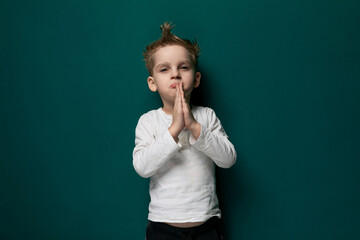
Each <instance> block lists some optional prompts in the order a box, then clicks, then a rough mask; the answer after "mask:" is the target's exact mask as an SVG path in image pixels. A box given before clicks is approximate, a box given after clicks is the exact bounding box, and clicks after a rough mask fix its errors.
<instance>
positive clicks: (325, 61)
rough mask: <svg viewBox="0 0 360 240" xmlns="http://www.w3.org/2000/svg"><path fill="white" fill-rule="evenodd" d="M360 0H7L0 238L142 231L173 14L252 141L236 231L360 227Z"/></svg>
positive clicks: (227, 118)
mask: <svg viewBox="0 0 360 240" xmlns="http://www.w3.org/2000/svg"><path fill="white" fill-rule="evenodd" d="M359 9H360V2H359V1H346V0H345V1H340V0H338V1H335V0H332V1H331V0H329V1H325V0H324V1H321V0H317V1H281V0H272V1H267V0H258V1H253V0H245V1H229V0H224V1H196V0H195V1H186V0H185V1H177V2H171V1H144V0H139V1H130V0H125V1H100V0H96V1H95V0H92V1H85V0H78V1H70V0H68V1H46V0H38V1H36V0H35V1H25V0H23V1H20V0H5V1H1V2H0V126H1V128H0V239H6V240H8V239H9V240H10V239H11V240H15V239H16V240H18V239H27V240H28V239H41V240H42V239H54V240H57V239H144V237H145V228H146V224H147V220H146V218H147V207H148V202H149V195H148V179H143V178H141V177H140V176H138V175H137V174H136V173H135V171H134V169H133V166H132V150H133V148H134V138H135V132H134V130H135V126H136V124H137V121H138V119H139V117H140V116H141V115H142V114H143V113H145V112H147V111H149V110H151V109H155V108H158V107H160V106H161V102H160V101H159V97H158V96H157V94H154V93H152V92H150V91H149V89H148V87H147V84H146V78H147V76H148V73H147V71H146V69H145V67H144V62H143V61H142V51H143V50H144V48H145V46H146V45H147V44H148V43H150V42H152V41H154V40H156V39H157V38H158V37H160V28H159V26H160V24H162V23H163V22H164V21H173V23H174V24H175V25H176V26H175V28H174V29H173V33H175V34H177V35H179V36H180V37H185V38H189V39H193V38H194V37H196V39H197V41H198V43H199V44H200V47H201V50H202V52H201V56H200V58H199V62H200V65H199V68H200V70H201V72H202V75H203V77H202V82H201V88H200V89H198V90H197V92H195V93H196V94H197V98H196V99H195V100H197V101H198V102H200V103H201V104H203V105H205V106H208V107H211V108H213V109H214V110H215V112H216V113H217V115H218V117H219V118H220V120H221V121H222V124H223V126H224V128H225V130H226V132H227V134H228V135H229V137H230V140H231V141H232V143H233V144H234V145H235V147H236V150H237V152H238V159H237V163H236V164H235V165H234V166H233V167H232V168H231V169H226V170H224V169H219V170H218V171H217V178H218V195H219V198H220V207H221V209H222V211H223V220H224V229H225V236H226V239H230V240H238V239H241V240H250V239H251V240H264V239H266V240H268V239H274V240H275V239H276V240H279V239H284V240H288V239H293V240H295V239H341V240H343V239H349V240H350V239H354V240H355V239H360V204H359V203H360V192H359V191H360V190H359V189H360V161H359V160H360V124H359V123H360V107H359V105H360V31H359V30H360V14H359Z"/></svg>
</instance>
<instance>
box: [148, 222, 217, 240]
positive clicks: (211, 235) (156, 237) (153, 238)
mask: <svg viewBox="0 0 360 240" xmlns="http://www.w3.org/2000/svg"><path fill="white" fill-rule="evenodd" d="M172 239H174V240H175V239H179V240H185V239H189V240H190V239H191V240H221V239H223V233H222V227H221V220H220V219H219V218H218V217H212V218H210V219H209V220H207V221H206V222H205V223H204V224H202V225H200V226H197V227H190V228H178V227H173V226H170V225H168V224H165V223H158V222H152V221H149V224H148V226H147V229H146V240H172Z"/></svg>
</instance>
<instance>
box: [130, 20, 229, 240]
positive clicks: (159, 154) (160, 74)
mask: <svg viewBox="0 0 360 240" xmlns="http://www.w3.org/2000/svg"><path fill="white" fill-rule="evenodd" d="M172 27H173V26H171V25H170V24H168V23H166V22H165V23H164V24H163V25H162V26H161V29H162V36H161V38H160V39H159V40H157V41H155V42H153V43H152V44H150V45H148V46H147V47H146V51H144V58H145V62H146V67H147V69H148V71H149V73H150V76H149V77H148V79H147V82H148V86H149V88H150V90H151V91H153V92H158V93H159V95H160V98H161V100H162V102H163V107H162V108H159V109H157V110H152V111H149V112H148V113H145V114H144V115H142V116H141V118H140V119H139V122H138V124H137V127H136V138H135V148H134V152H133V165H134V168H135V170H136V172H137V173H138V174H139V175H140V176H142V177H144V178H148V177H150V197H151V201H150V204H149V215H148V219H149V224H148V227H147V231H146V238H147V240H150V239H156V240H161V239H206V240H211V239H222V232H221V226H220V217H221V212H220V209H219V204H218V199H217V196H216V189H215V166H214V163H215V164H216V165H217V166H219V167H222V168H229V167H231V166H232V165H233V164H234V163H235V161H236V152H235V149H234V146H233V145H232V144H231V142H230V141H229V140H228V137H227V135H226V133H225V131H224V129H223V128H222V126H221V123H220V121H219V119H218V118H217V117H216V115H215V113H214V111H213V110H212V109H210V108H205V107H191V106H190V105H189V103H190V96H191V92H192V90H193V88H196V87H198V86H199V84H200V78H201V74H200V72H197V71H196V66H197V58H198V56H199V46H198V44H197V43H196V41H194V42H192V41H189V40H186V39H181V38H179V37H177V36H175V35H173V34H172V33H171V29H172Z"/></svg>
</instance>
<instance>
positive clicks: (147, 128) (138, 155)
mask: <svg viewBox="0 0 360 240" xmlns="http://www.w3.org/2000/svg"><path fill="white" fill-rule="evenodd" d="M151 122H152V121H151V119H150V118H148V117H147V116H142V117H141V118H140V119H139V122H138V124H137V126H136V130H135V148H134V151H133V165H134V168H135V171H136V172H137V173H138V174H139V175H140V176H141V177H144V178H148V177H151V176H152V175H154V174H155V173H156V172H157V171H158V170H159V168H161V167H162V166H163V165H164V164H165V163H166V162H167V161H168V160H169V159H171V158H172V157H173V156H174V154H175V153H176V152H177V151H179V149H180V148H181V144H180V143H176V142H175V140H174V139H173V137H172V136H171V134H170V132H169V131H168V130H166V131H165V132H164V133H162V134H161V135H159V136H156V135H155V131H154V128H153V126H152V125H151Z"/></svg>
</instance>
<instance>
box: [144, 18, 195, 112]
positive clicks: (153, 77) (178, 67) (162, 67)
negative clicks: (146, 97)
mask: <svg viewBox="0 0 360 240" xmlns="http://www.w3.org/2000/svg"><path fill="white" fill-rule="evenodd" d="M171 28H172V26H171V25H170V24H168V23H164V25H162V26H161V29H162V37H161V38H160V39H159V40H157V41H156V42H154V43H152V44H150V45H148V46H147V47H146V51H145V52H144V57H145V61H146V67H147V68H148V70H149V73H150V76H149V77H148V79H147V82H148V86H149V89H150V90H151V91H153V92H158V93H159V95H160V97H161V99H162V101H163V103H164V106H165V107H166V106H173V103H174V99H175V97H176V84H178V83H181V85H182V88H183V91H184V97H185V99H186V101H187V102H189V101H190V95H191V92H192V90H193V88H196V87H198V86H199V84H200V78H201V74H200V72H197V71H196V65H197V58H198V55H199V46H198V45H197V43H196V42H195V41H194V42H191V41H189V40H184V39H181V38H179V37H177V36H175V35H173V34H172V33H171V32H170V30H171Z"/></svg>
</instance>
